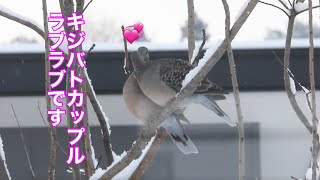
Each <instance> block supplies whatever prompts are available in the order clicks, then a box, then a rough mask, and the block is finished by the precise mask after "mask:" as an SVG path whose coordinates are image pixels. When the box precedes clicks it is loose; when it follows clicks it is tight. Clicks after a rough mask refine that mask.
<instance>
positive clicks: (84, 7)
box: [82, 0, 92, 14]
mask: <svg viewBox="0 0 320 180" xmlns="http://www.w3.org/2000/svg"><path fill="white" fill-rule="evenodd" d="M91 3H92V0H91V1H89V2H88V4H87V5H86V7H84V9H83V11H82V14H83V13H84V11H85V10H86V9H87V8H88V6H89V5H90V4H91Z"/></svg>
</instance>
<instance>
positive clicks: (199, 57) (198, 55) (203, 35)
mask: <svg viewBox="0 0 320 180" xmlns="http://www.w3.org/2000/svg"><path fill="white" fill-rule="evenodd" d="M202 38H203V39H202V43H201V45H200V47H199V50H198V54H197V56H196V57H195V58H194V60H193V62H192V65H194V66H196V65H198V63H199V60H200V59H201V55H203V53H202V50H203V46H204V45H205V44H206V31H205V30H204V29H202ZM192 56H193V55H192Z"/></svg>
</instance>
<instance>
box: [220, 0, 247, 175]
mask: <svg viewBox="0 0 320 180" xmlns="http://www.w3.org/2000/svg"><path fill="white" fill-rule="evenodd" d="M222 3H223V7H224V10H225V15H226V19H225V26H226V27H225V35H226V41H227V44H228V45H227V53H228V59H229V66H230V72H231V80H232V89H233V94H234V100H235V103H236V109H237V116H238V122H239V123H238V134H239V162H238V165H239V180H244V179H245V136H244V126H243V115H242V110H241V104H240V96H239V85H238V80H237V71H236V68H235V66H236V65H235V62H234V56H233V52H232V47H231V40H230V34H229V33H230V10H229V5H228V2H227V0H222Z"/></svg>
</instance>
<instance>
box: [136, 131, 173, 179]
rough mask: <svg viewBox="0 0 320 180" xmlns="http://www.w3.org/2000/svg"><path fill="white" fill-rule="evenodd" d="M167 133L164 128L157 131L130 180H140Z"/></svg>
mask: <svg viewBox="0 0 320 180" xmlns="http://www.w3.org/2000/svg"><path fill="white" fill-rule="evenodd" d="M166 137H167V132H166V130H165V129H164V128H162V127H160V128H159V129H158V131H157V136H156V137H155V139H154V140H153V142H152V145H151V146H150V148H149V150H148V152H147V154H146V155H145V156H144V158H143V160H142V161H141V162H140V164H139V166H138V167H137V169H136V170H135V171H134V172H133V174H132V175H131V177H130V179H131V180H134V179H141V178H142V176H143V175H144V173H145V171H146V170H147V169H148V167H149V166H150V164H151V162H152V160H153V159H154V157H155V155H156V154H157V152H158V151H159V149H160V145H161V143H162V142H163V141H164V140H165V139H166Z"/></svg>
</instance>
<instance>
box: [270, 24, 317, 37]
mask: <svg viewBox="0 0 320 180" xmlns="http://www.w3.org/2000/svg"><path fill="white" fill-rule="evenodd" d="M313 28H314V37H315V38H319V37H320V26H319V25H317V24H315V25H314V27H313ZM284 38H286V32H285V31H282V30H279V29H269V30H268V32H267V35H266V37H265V39H284ZM292 38H294V39H296V38H309V25H308V24H307V23H304V22H302V21H296V22H295V24H294V27H293V34H292Z"/></svg>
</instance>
